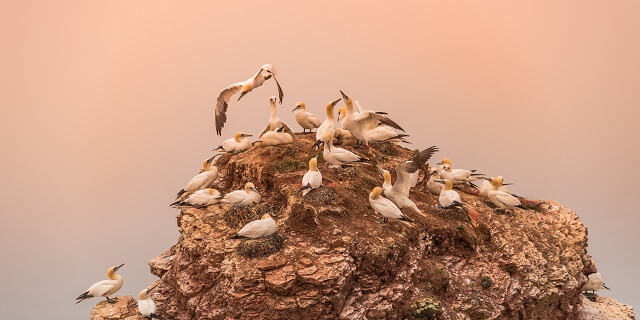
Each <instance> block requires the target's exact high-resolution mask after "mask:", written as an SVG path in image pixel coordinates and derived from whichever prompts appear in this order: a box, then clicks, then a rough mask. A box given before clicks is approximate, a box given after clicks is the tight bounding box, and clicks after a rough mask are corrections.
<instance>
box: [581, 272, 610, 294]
mask: <svg viewBox="0 0 640 320" xmlns="http://www.w3.org/2000/svg"><path fill="white" fill-rule="evenodd" d="M588 278H589V281H588V282H587V284H585V285H584V286H583V287H582V291H585V292H586V291H589V290H591V293H593V294H595V292H596V291H599V290H611V289H609V287H607V286H606V285H605V284H604V281H603V280H602V275H601V274H600V272H596V273H592V274H590V275H589V276H588Z"/></svg>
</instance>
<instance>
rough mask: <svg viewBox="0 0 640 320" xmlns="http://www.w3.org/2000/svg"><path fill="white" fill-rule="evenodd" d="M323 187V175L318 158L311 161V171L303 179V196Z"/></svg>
mask: <svg viewBox="0 0 640 320" xmlns="http://www.w3.org/2000/svg"><path fill="white" fill-rule="evenodd" d="M321 186H322V174H321V173H320V171H319V170H318V158H317V157H316V158H311V160H309V171H307V172H306V173H305V174H304V176H303V177H302V196H305V195H306V194H307V193H309V192H310V191H311V190H313V189H318V188H320V187H321Z"/></svg>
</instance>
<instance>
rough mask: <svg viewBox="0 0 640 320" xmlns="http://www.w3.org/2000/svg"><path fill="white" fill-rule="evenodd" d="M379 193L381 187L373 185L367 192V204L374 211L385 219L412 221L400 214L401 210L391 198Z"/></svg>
mask: <svg viewBox="0 0 640 320" xmlns="http://www.w3.org/2000/svg"><path fill="white" fill-rule="evenodd" d="M380 193H382V188H380V187H375V188H373V190H372V191H371V193H370V194H369V204H370V205H371V207H372V208H373V210H374V211H375V212H376V213H378V214H380V215H381V216H383V217H384V220H385V221H387V219H389V218H391V219H399V220H403V221H408V222H412V221H411V219H409V218H407V217H405V216H404V215H403V214H402V211H400V209H399V208H398V206H396V205H395V204H394V203H393V202H392V201H391V200H389V199H387V198H385V197H383V196H381V195H380Z"/></svg>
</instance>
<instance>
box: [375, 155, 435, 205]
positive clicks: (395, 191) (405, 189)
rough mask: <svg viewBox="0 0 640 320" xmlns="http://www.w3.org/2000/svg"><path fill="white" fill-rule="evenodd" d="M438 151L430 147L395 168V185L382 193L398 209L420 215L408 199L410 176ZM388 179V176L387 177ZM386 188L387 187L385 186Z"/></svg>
mask: <svg viewBox="0 0 640 320" xmlns="http://www.w3.org/2000/svg"><path fill="white" fill-rule="evenodd" d="M437 151H438V147H436V146H432V147H429V148H427V149H424V150H422V151H420V152H419V153H418V154H416V155H415V156H413V157H412V158H411V159H409V160H407V161H405V162H403V163H401V164H400V165H398V167H397V168H396V183H395V184H393V186H391V188H388V189H386V190H385V191H384V195H385V196H386V197H387V198H388V199H389V200H391V201H393V203H395V204H396V205H397V206H398V207H399V208H400V209H403V208H405V207H408V208H411V209H413V210H415V211H416V212H419V213H422V212H421V211H420V209H418V206H416V204H415V203H414V202H413V201H411V199H409V192H410V191H411V174H412V173H414V172H416V171H417V170H418V169H420V168H421V167H422V166H423V165H424V164H425V163H427V161H429V159H430V158H431V156H432V155H433V154H434V153H436V152H437ZM389 177H390V176H389ZM387 187H388V185H387Z"/></svg>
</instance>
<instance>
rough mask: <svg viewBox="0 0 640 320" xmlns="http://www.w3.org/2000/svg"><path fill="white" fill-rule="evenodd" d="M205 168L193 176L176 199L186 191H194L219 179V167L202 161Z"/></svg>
mask: <svg viewBox="0 0 640 320" xmlns="http://www.w3.org/2000/svg"><path fill="white" fill-rule="evenodd" d="M202 166H203V170H202V171H201V172H200V173H199V174H198V175H197V176H195V177H193V178H192V179H191V180H190V181H189V183H187V185H186V186H185V187H184V188H183V189H182V190H180V191H179V192H178V195H177V196H176V199H179V198H181V197H182V195H184V194H185V193H192V192H195V191H198V190H201V189H204V188H207V187H209V186H210V185H212V184H213V183H214V182H215V181H216V179H218V167H216V166H214V165H212V164H211V163H209V161H208V160H207V161H204V162H203V163H202Z"/></svg>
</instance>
